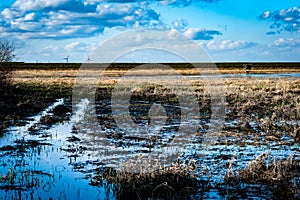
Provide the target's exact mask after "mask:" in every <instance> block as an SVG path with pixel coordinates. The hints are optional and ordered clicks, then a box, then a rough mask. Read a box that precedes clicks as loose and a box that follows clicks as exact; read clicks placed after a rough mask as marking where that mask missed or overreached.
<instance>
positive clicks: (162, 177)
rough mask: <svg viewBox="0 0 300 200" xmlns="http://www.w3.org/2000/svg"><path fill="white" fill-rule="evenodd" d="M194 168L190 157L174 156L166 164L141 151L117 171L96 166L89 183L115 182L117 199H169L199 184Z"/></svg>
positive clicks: (193, 161)
mask: <svg viewBox="0 0 300 200" xmlns="http://www.w3.org/2000/svg"><path fill="white" fill-rule="evenodd" d="M196 172H197V173H198V172H199V171H197V166H196V163H195V160H192V159H186V160H183V159H181V158H178V160H177V161H176V162H174V163H173V164H171V165H170V166H166V167H162V166H161V165H160V162H159V160H157V159H153V158H150V157H147V158H146V159H145V157H143V156H142V155H141V156H139V157H138V158H137V160H136V161H130V162H125V163H124V164H123V165H122V168H121V170H119V171H118V170H113V169H111V168H106V169H104V170H100V169H99V170H98V172H97V175H96V176H95V177H94V178H93V180H92V181H91V184H92V185H99V184H101V183H102V181H103V179H105V180H106V181H107V182H109V183H114V184H117V185H118V186H119V188H118V190H117V191H118V196H119V198H121V199H123V198H130V199H140V198H142V199H144V198H146V197H152V198H155V199H156V198H168V199H170V198H172V199H173V198H175V197H179V196H180V194H181V193H183V191H184V190H185V189H187V188H193V187H194V188H195V187H197V186H198V185H199V182H198V181H197V177H196ZM198 176H199V174H198Z"/></svg>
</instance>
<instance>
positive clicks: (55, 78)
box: [12, 68, 300, 84]
mask: <svg viewBox="0 0 300 200" xmlns="http://www.w3.org/2000/svg"><path fill="white" fill-rule="evenodd" d="M79 72H80V73H79ZM127 72H128V70H107V71H105V73H104V76H105V77H120V76H123V75H124V74H126V73H127ZM199 72H200V74H201V75H205V74H210V75H214V74H243V73H245V70H244V69H220V70H218V69H214V70H212V69H205V68H204V69H201V70H196V69H177V70H160V69H150V70H140V71H135V74H137V75H144V76H163V75H176V74H178V73H179V74H182V75H199ZM250 73H252V74H276V73H284V74H285V73H286V74H289V73H300V68H299V69H296V68H295V69H291V68H289V69H284V68H273V69H270V68H268V69H252V70H251V71H250ZM82 74H84V75H85V76H86V77H88V76H93V77H95V76H99V78H100V77H101V73H100V70H87V71H85V72H82V71H79V70H78V69H61V70H59V69H56V70H39V69H19V70H14V71H13V76H12V78H13V80H14V81H15V82H36V83H54V84H60V83H62V84H72V83H73V82H74V80H75V79H76V78H77V77H79V76H82Z"/></svg>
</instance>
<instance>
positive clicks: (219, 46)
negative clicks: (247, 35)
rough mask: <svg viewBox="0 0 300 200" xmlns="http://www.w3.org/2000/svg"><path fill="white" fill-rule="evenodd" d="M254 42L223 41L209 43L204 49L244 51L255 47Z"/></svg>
mask: <svg viewBox="0 0 300 200" xmlns="http://www.w3.org/2000/svg"><path fill="white" fill-rule="evenodd" d="M256 45H257V44H256V43H254V42H247V41H243V40H239V41H233V40H224V41H222V42H216V41H209V42H208V43H207V44H206V45H205V47H206V48H207V49H208V50H235V49H245V48H250V47H253V46H256Z"/></svg>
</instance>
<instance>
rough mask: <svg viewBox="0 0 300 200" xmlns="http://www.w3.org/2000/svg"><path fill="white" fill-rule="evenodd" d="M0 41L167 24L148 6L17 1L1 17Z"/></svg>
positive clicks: (77, 35)
mask: <svg viewBox="0 0 300 200" xmlns="http://www.w3.org/2000/svg"><path fill="white" fill-rule="evenodd" d="M0 18H1V23H0V29H1V30H2V31H1V32H0V37H3V36H6V35H7V33H9V35H11V36H15V37H16V38H18V39H26V38H41V39H44V38H51V39H66V38H85V37H91V36H95V35H97V34H101V33H103V31H104V30H105V29H106V28H112V27H125V28H127V27H136V26H138V27H150V28H151V27H155V26H158V25H161V24H163V23H162V22H161V21H160V16H159V14H158V13H156V12H155V11H154V10H152V9H151V8H150V7H148V6H147V5H142V4H130V3H123V4H116V3H111V4H109V3H101V2H100V1H99V2H94V3H85V1H81V0H16V2H15V3H14V4H13V5H12V6H11V7H10V8H6V9H4V10H3V11H2V12H1V13H0Z"/></svg>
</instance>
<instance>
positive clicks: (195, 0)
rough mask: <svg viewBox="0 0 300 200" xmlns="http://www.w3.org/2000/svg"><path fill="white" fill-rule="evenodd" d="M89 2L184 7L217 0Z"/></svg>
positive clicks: (107, 0) (111, 0) (104, 0)
mask: <svg viewBox="0 0 300 200" xmlns="http://www.w3.org/2000/svg"><path fill="white" fill-rule="evenodd" d="M86 1H87V2H89V3H95V2H110V3H132V2H139V3H142V4H147V3H153V2H154V3H155V2H156V3H158V4H159V5H162V6H174V7H186V6H189V5H191V4H192V3H215V2H218V1H219V0H150V1H141V0H86Z"/></svg>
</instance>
